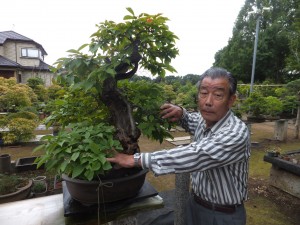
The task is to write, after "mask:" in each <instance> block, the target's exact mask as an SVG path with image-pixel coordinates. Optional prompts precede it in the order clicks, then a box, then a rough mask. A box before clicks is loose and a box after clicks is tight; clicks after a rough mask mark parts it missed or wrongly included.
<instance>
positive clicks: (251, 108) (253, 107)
mask: <svg viewBox="0 0 300 225" xmlns="http://www.w3.org/2000/svg"><path fill="white" fill-rule="evenodd" d="M242 109H243V111H244V112H249V113H250V115H251V116H255V117H261V116H262V115H263V114H265V112H266V99H265V98H264V97H263V96H262V95H261V94H260V93H259V92H255V91H254V92H252V93H251V94H250V96H249V97H248V98H247V99H246V100H245V101H244V102H243V104H242Z"/></svg>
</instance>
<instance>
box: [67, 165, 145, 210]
mask: <svg viewBox="0 0 300 225" xmlns="http://www.w3.org/2000/svg"><path fill="white" fill-rule="evenodd" d="M147 172H148V170H143V169H140V168H131V169H127V168H121V169H119V170H114V172H112V173H110V174H108V177H109V178H107V177H103V176H102V177H99V180H98V181H97V180H93V181H86V180H79V179H72V178H70V177H68V176H67V175H63V176H62V178H63V179H64V180H65V182H66V186H67V189H68V191H69V193H70V195H71V197H72V198H73V199H75V200H77V201H79V202H80V203H82V204H83V205H93V204H98V203H99V204H103V203H110V202H116V201H120V200H124V199H128V198H133V197H135V196H136V195H137V194H138V193H139V190H140V189H141V188H142V186H143V184H144V181H145V177H146V174H147ZM120 174H123V177H119V176H120ZM116 177H118V178H116Z"/></svg>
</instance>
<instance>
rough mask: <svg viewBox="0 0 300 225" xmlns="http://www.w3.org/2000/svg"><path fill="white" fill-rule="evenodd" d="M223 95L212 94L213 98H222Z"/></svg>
mask: <svg viewBox="0 0 300 225" xmlns="http://www.w3.org/2000/svg"><path fill="white" fill-rule="evenodd" d="M223 97H224V95H223V94H214V98H215V99H218V100H219V99H222V98H223Z"/></svg>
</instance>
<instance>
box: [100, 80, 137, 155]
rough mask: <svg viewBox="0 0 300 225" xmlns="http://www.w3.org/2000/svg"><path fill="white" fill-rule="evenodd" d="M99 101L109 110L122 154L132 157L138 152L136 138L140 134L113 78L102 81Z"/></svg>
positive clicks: (126, 102)
mask: <svg viewBox="0 0 300 225" xmlns="http://www.w3.org/2000/svg"><path fill="white" fill-rule="evenodd" d="M101 99H102V101H103V102H104V104H105V105H106V106H107V107H108V108H109V111H110V113H111V120H112V122H113V124H114V126H115V127H116V130H117V134H116V135H117V138H118V140H119V141H120V142H121V145H122V147H123V150H124V153H126V154H131V155H132V154H134V153H136V152H140V149H139V145H138V138H139V137H140V135H141V132H140V130H139V129H138V128H137V126H136V124H135V121H134V119H133V116H132V109H131V106H130V104H129V102H128V101H127V99H126V98H125V97H124V96H123V95H122V93H121V91H120V90H119V89H118V88H117V81H116V80H115V79H114V78H112V77H111V78H107V79H106V80H105V81H104V87H103V92H102V94H101Z"/></svg>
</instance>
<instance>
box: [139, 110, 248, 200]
mask: <svg viewBox="0 0 300 225" xmlns="http://www.w3.org/2000/svg"><path fill="white" fill-rule="evenodd" d="M181 125H182V127H183V128H185V129H186V131H188V132H190V133H191V134H192V135H194V140H193V142H192V143H191V144H189V145H187V146H179V147H176V148H172V149H170V150H161V151H157V152H153V153H142V154H141V163H142V167H143V168H149V169H150V170H151V171H153V173H154V174H155V175H156V176H159V175H163V174H170V173H185V172H190V173H191V182H192V183H191V185H192V188H193V191H194V192H195V194H197V195H198V196H200V197H201V198H202V199H204V200H206V201H209V202H212V203H215V204H222V205H233V204H240V203H242V202H243V201H244V200H246V199H247V180H248V169H249V157H250V145H249V143H250V142H249V140H250V138H249V131H248V127H247V125H246V124H245V123H244V122H242V121H241V120H240V119H239V118H237V117H236V116H235V115H234V113H233V112H232V111H231V110H229V111H228V112H227V114H226V115H225V116H224V117H223V118H222V119H221V120H220V121H218V122H217V123H216V124H215V125H214V126H213V127H211V128H209V129H206V125H205V121H204V119H203V118H202V116H201V115H200V113H188V112H186V110H184V114H183V118H182V120H181Z"/></svg>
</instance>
